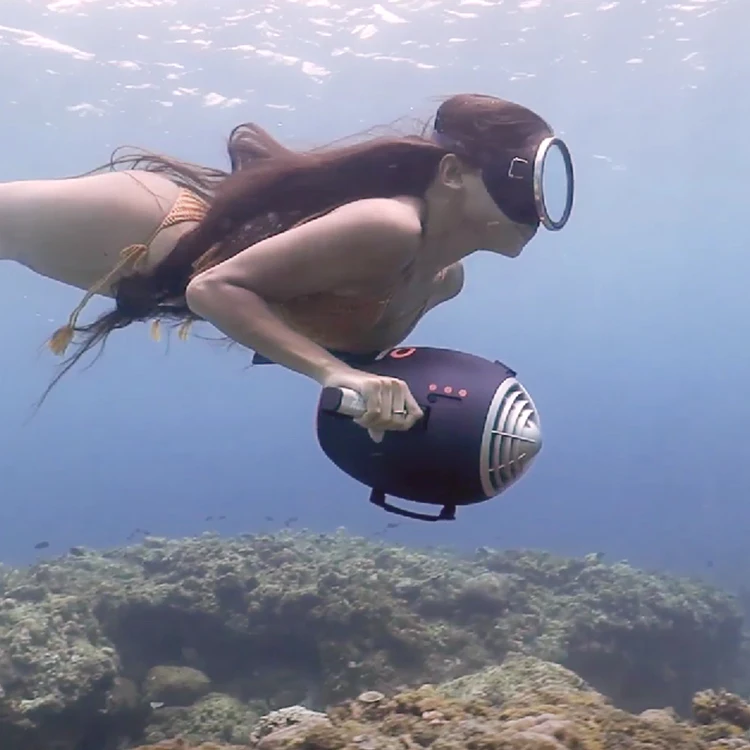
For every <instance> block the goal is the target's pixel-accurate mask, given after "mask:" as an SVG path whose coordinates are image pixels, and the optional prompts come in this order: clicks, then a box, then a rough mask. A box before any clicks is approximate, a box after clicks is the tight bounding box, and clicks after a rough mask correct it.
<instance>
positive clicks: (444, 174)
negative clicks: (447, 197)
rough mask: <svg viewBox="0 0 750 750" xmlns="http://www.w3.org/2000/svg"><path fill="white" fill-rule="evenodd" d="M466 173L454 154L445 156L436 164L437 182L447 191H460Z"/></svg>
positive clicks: (462, 164)
mask: <svg viewBox="0 0 750 750" xmlns="http://www.w3.org/2000/svg"><path fill="white" fill-rule="evenodd" d="M467 171H468V168H467V166H466V164H464V163H463V162H462V161H461V160H460V159H459V158H458V157H457V156H456V155H455V154H446V155H445V156H444V157H443V158H442V159H441V160H440V164H438V173H437V178H438V182H440V184H442V185H443V186H444V187H446V188H448V189H449V190H460V189H461V188H463V186H464V177H465V175H466V173H467Z"/></svg>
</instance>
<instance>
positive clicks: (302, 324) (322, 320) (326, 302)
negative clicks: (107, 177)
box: [49, 189, 427, 354]
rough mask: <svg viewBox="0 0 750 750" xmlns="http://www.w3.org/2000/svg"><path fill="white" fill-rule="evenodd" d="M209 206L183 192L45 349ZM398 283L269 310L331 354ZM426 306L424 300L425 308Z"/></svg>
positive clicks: (69, 334)
mask: <svg viewBox="0 0 750 750" xmlns="http://www.w3.org/2000/svg"><path fill="white" fill-rule="evenodd" d="M208 208H209V206H208V204H207V203H206V202H205V201H203V199H201V198H200V197H198V196H197V195H196V194H195V193H193V192H192V191H190V190H186V189H182V190H181V191H180V193H179V194H178V197H177V200H176V201H175V203H174V205H173V207H172V209H171V210H170V211H169V213H168V214H167V215H166V216H165V217H164V220H163V221H162V223H161V224H160V225H159V227H158V229H157V230H156V232H154V234H153V235H152V236H151V238H150V240H149V241H148V242H147V243H145V244H138V245H131V246H129V247H127V248H125V249H124V250H123V251H122V252H121V254H120V256H121V257H120V261H119V263H118V264H117V265H116V266H115V267H114V268H113V269H112V270H111V271H110V272H109V273H108V274H107V275H106V276H105V277H103V278H102V279H100V280H99V281H97V282H96V284H94V286H92V287H91V288H90V289H89V290H88V291H87V292H86V294H85V296H84V298H83V300H82V301H81V303H80V304H79V305H78V306H77V307H76V308H75V310H74V311H73V313H72V314H71V316H70V318H69V320H68V323H67V324H66V325H64V326H63V327H62V328H59V329H58V330H57V331H55V333H54V334H53V336H52V338H51V339H50V342H49V346H50V348H51V349H52V351H53V352H54V353H55V354H63V353H64V352H65V350H66V349H67V346H68V344H69V343H70V341H71V340H72V338H73V334H74V331H75V326H76V323H77V320H78V315H79V314H80V312H81V311H82V310H83V307H84V306H85V305H86V303H87V302H88V300H89V299H90V298H91V297H92V296H94V295H95V294H97V293H99V292H101V291H103V290H104V289H105V287H108V286H110V285H111V284H113V283H114V282H115V281H116V279H117V277H118V276H121V275H125V274H127V273H128V272H129V271H132V270H137V269H139V268H140V267H142V266H141V264H142V263H143V261H144V260H145V257H146V255H147V253H148V250H149V248H150V246H151V243H152V242H153V241H154V239H155V238H156V236H157V235H158V234H159V232H161V231H162V230H163V229H166V228H167V227H171V226H174V225H175V224H180V223H182V222H187V221H192V222H196V221H201V220H202V219H203V218H204V217H205V215H206V213H207V212H208ZM396 287H397V284H394V285H393V287H392V288H391V289H390V290H388V291H387V292H386V293H385V294H384V296H382V297H373V296H362V295H356V296H355V295H346V294H337V293H330V292H326V293H319V294H309V295H305V296H302V297H298V298H296V299H293V300H290V301H288V302H285V303H283V304H277V305H274V306H273V310H274V311H275V312H276V314H277V315H279V317H280V318H282V320H284V322H285V323H286V324H287V325H288V326H289V327H290V328H292V329H294V330H295V331H296V332H298V333H300V334H302V335H303V336H306V337H307V338H309V339H311V340H312V341H314V342H315V343H316V344H318V345H320V346H322V347H324V348H326V349H331V350H336V351H348V350H349V348H350V347H352V345H353V342H356V341H357V340H358V339H359V338H361V335H362V333H363V332H364V331H369V330H371V329H372V328H374V327H375V326H376V325H377V324H378V323H380V321H381V320H382V319H383V316H384V314H385V311H386V309H387V308H388V305H389V304H390V302H391V299H392V297H393V294H394V292H395V290H396ZM426 306H427V302H425V307H426ZM190 322H191V321H187V323H185V324H183V326H181V328H180V332H179V335H180V338H181V339H185V338H187V334H188V330H189V325H190ZM151 335H152V338H154V339H156V340H158V339H159V338H160V333H159V321H158V320H156V321H154V322H153V323H152V327H151Z"/></svg>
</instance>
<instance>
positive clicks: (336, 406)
mask: <svg viewBox="0 0 750 750" xmlns="http://www.w3.org/2000/svg"><path fill="white" fill-rule="evenodd" d="M320 406H321V408H322V409H323V410H324V411H334V412H336V413H338V414H344V415H346V416H347V417H353V418H354V419H357V418H358V417H361V416H362V415H363V414H364V413H365V411H366V405H365V400H364V399H363V398H362V396H360V395H359V393H357V391H353V390H352V389H351V388H335V387H329V388H324V389H323V393H322V395H321V397H320Z"/></svg>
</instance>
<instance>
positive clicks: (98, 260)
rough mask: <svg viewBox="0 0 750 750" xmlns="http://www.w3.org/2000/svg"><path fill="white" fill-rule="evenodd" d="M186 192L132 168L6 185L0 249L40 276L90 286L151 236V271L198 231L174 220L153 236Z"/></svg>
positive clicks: (0, 195) (0, 206) (1, 191)
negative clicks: (126, 250)
mask: <svg viewBox="0 0 750 750" xmlns="http://www.w3.org/2000/svg"><path fill="white" fill-rule="evenodd" d="M180 195H181V188H180V187H179V186H178V185H176V184H175V183H174V182H172V181H171V180H169V179H168V178H167V177H165V176H163V175H160V174H155V173H151V172H143V171H130V170H123V171H118V172H106V173H102V174H95V175H87V176H84V177H76V178H68V179H60V180H29V181H23V182H10V183H5V184H0V224H1V225H2V234H1V236H0V249H2V252H3V254H4V256H5V257H9V258H13V259H15V260H17V261H18V262H19V263H22V264H23V265H25V266H27V267H28V268H30V269H31V270H33V271H35V272H36V273H39V274H41V275H43V276H47V277H49V278H52V279H55V280H57V281H61V282H63V283H66V284H70V285H72V286H75V287H78V288H80V289H89V288H90V287H91V286H92V285H94V284H95V283H96V282H97V281H99V280H100V279H101V278H102V277H104V276H106V275H107V274H108V273H110V271H111V270H112V269H113V268H114V267H115V265H116V264H117V263H118V261H119V260H120V253H121V251H122V250H123V249H124V248H126V247H129V246H132V245H140V244H148V243H149V241H150V240H151V239H152V237H153V242H152V243H151V245H150V246H149V250H148V253H146V254H145V257H144V259H143V262H144V263H145V267H146V268H149V267H153V265H155V264H156V263H158V262H159V261H160V260H161V259H162V258H163V257H164V256H165V255H167V254H168V253H169V252H170V251H171V250H172V248H173V247H174V246H175V244H176V243H177V241H178V240H179V238H180V237H181V236H182V235H183V234H184V233H185V232H187V231H188V230H190V229H191V228H193V227H194V226H196V222H195V221H184V222H181V223H176V224H174V225H173V226H170V227H167V228H165V229H163V230H162V231H160V232H159V233H158V234H157V235H156V236H155V237H154V233H155V232H156V230H157V229H158V228H159V226H160V224H161V223H162V222H163V221H164V219H165V217H167V215H168V214H169V212H170V211H171V210H172V208H173V207H174V205H175V201H176V200H177V199H178V197H180ZM193 213H197V212H196V211H193Z"/></svg>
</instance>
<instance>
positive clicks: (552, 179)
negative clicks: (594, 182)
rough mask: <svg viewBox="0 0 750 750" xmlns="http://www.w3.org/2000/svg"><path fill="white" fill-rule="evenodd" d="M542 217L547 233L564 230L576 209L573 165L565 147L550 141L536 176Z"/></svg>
mask: <svg viewBox="0 0 750 750" xmlns="http://www.w3.org/2000/svg"><path fill="white" fill-rule="evenodd" d="M534 183H535V185H534V188H535V190H534V192H535V197H536V203H537V210H538V211H539V217H540V218H541V220H542V223H543V224H544V226H545V227H547V229H553V230H554V229H562V228H563V226H565V224H566V223H567V221H568V217H569V216H570V212H571V210H572V208H573V187H574V182H573V162H572V160H571V158H570V152H569V151H568V148H567V146H566V145H565V143H564V142H563V141H561V140H559V139H557V138H553V139H550V141H548V142H547V143H543V144H542V146H541V147H540V153H539V155H538V158H537V163H536V168H535V174H534Z"/></svg>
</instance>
